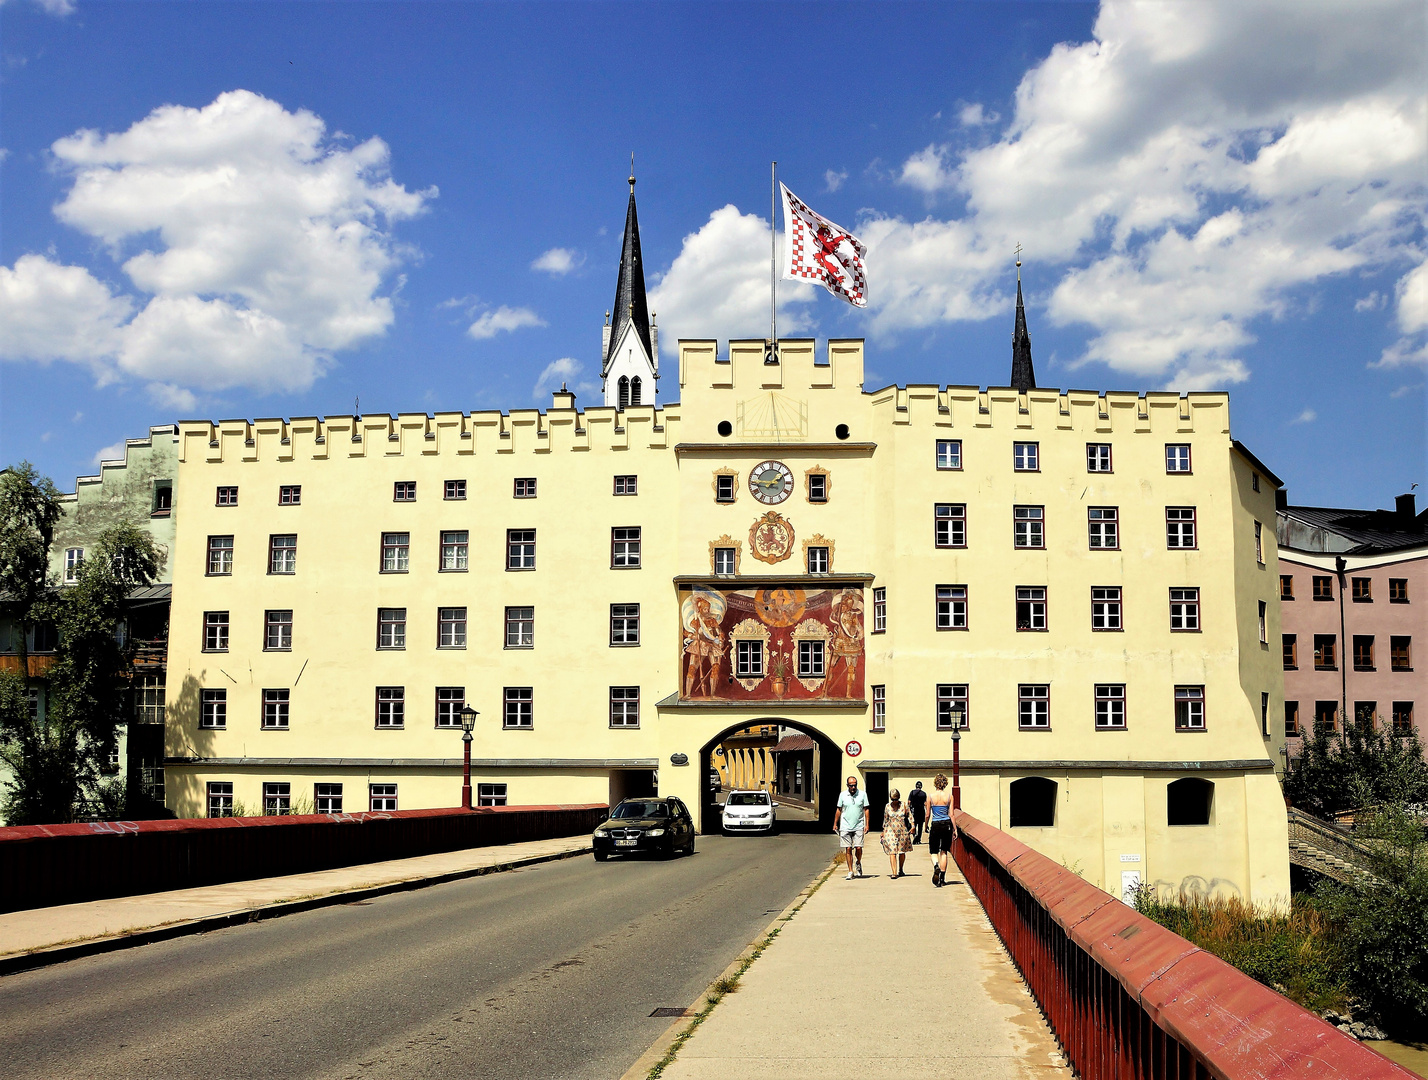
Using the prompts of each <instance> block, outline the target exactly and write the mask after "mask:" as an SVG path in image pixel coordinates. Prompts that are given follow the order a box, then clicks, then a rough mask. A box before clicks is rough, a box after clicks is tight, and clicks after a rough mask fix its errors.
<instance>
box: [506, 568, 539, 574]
mask: <svg viewBox="0 0 1428 1080" xmlns="http://www.w3.org/2000/svg"><path fill="white" fill-rule="evenodd" d="M534 572H535V567H534V566H508V567H506V573H508V574H530V573H534Z"/></svg>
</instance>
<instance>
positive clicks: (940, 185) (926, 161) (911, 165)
mask: <svg viewBox="0 0 1428 1080" xmlns="http://www.w3.org/2000/svg"><path fill="white" fill-rule="evenodd" d="M951 155H952V150H951V147H947V146H938V145H937V144H936V143H933V144H932V145H930V146H926V147H924V148H923V149H921V150H919V151H918V152H917V153H915V154H913V155H912V156H911V157H910V158H908V159H907V160H906V161H904V162H903V163H902V172H901V173H900V174H899V175H898V183H900V184H906V185H907V186H908V187H913V188H916V189H917V190H918V191H921V192H923V193H925V194H928V195H932V194H935V193H936V192H939V191H945V190H946V189H948V188H951V187H955V186H956V184H957V174H956V172H955V171H954V170H953V169H952V168H950V167H949V164H948V163H949V160H950V158H951Z"/></svg>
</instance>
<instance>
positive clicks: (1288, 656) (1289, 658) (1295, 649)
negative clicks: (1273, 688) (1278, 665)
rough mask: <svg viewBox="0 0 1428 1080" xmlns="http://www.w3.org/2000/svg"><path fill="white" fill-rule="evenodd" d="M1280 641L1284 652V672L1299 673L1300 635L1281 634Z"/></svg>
mask: <svg viewBox="0 0 1428 1080" xmlns="http://www.w3.org/2000/svg"><path fill="white" fill-rule="evenodd" d="M1279 640H1280V646H1281V649H1282V650H1283V652H1284V670H1285V671H1297V670H1298V669H1299V635H1298V634H1281V635H1280V637H1279Z"/></svg>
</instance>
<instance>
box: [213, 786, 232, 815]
mask: <svg viewBox="0 0 1428 1080" xmlns="http://www.w3.org/2000/svg"><path fill="white" fill-rule="evenodd" d="M208 816H209V817H232V816H233V784H232V782H231V781H225V780H210V781H209V782H208Z"/></svg>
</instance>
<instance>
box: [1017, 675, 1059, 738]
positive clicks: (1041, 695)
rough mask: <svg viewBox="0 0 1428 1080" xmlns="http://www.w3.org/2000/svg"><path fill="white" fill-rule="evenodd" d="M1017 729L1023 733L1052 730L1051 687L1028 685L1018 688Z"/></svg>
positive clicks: (1024, 684)
mask: <svg viewBox="0 0 1428 1080" xmlns="http://www.w3.org/2000/svg"><path fill="white" fill-rule="evenodd" d="M1017 727H1019V728H1020V729H1021V730H1022V731H1049V730H1050V729H1051V687H1049V686H1045V685H1030V684H1026V683H1023V684H1022V685H1020V686H1018V687H1017Z"/></svg>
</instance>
